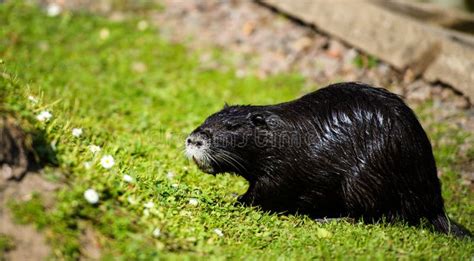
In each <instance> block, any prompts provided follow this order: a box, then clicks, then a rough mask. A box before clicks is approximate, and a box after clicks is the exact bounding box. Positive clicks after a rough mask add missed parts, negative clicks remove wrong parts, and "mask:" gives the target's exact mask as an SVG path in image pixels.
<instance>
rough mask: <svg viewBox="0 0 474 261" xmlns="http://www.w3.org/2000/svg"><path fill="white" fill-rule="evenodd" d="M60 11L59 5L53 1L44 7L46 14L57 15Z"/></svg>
mask: <svg viewBox="0 0 474 261" xmlns="http://www.w3.org/2000/svg"><path fill="white" fill-rule="evenodd" d="M61 11H62V10H61V6H59V5H58V4H55V3H52V4H50V5H48V7H47V8H46V13H47V14H48V16H51V17H53V16H57V15H59V14H60V13H61Z"/></svg>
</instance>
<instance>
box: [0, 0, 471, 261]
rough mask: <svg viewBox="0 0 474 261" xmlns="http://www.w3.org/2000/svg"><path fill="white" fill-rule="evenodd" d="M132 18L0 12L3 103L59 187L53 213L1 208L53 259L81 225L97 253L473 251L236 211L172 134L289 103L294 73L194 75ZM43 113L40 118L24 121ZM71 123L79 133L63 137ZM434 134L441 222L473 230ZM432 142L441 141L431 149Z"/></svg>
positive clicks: (187, 61) (295, 87)
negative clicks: (34, 138)
mask: <svg viewBox="0 0 474 261" xmlns="http://www.w3.org/2000/svg"><path fill="white" fill-rule="evenodd" d="M139 22H140V21H139V19H137V20H131V21H126V22H110V21H107V20H105V19H103V18H99V17H95V16H92V15H87V14H70V13H67V14H63V15H61V16H58V17H47V16H45V15H44V14H43V13H42V12H41V11H40V10H38V9H36V8H34V7H31V6H28V5H25V4H21V3H20V4H19V3H16V4H2V5H0V24H1V25H2V26H1V27H0V58H1V59H3V60H4V62H5V65H4V66H2V67H1V70H2V72H4V73H3V74H2V76H1V77H0V91H1V92H3V93H4V94H5V95H4V96H5V97H4V98H3V99H4V105H3V106H4V107H5V108H6V109H7V110H9V111H11V112H13V113H14V114H15V115H16V116H17V117H19V118H21V119H22V121H23V122H25V124H26V126H30V125H31V128H30V130H32V131H33V130H36V133H41V135H43V136H44V137H46V138H47V140H48V142H49V143H50V144H48V146H53V147H54V149H55V151H54V152H55V155H56V159H54V158H53V157H52V155H49V156H48V157H46V158H50V160H52V161H55V162H57V163H58V167H48V168H46V169H45V176H47V177H48V179H50V180H55V181H58V182H59V181H61V183H64V184H65V185H64V187H63V189H62V190H61V191H60V192H59V193H58V195H57V203H56V206H55V208H54V209H47V210H45V209H44V208H43V206H42V204H41V198H39V197H34V198H33V199H32V200H34V201H31V202H27V203H18V202H12V204H13V205H14V206H15V207H14V208H12V210H14V212H15V213H16V214H18V215H20V217H21V218H19V221H21V222H26V221H28V222H34V223H37V224H38V223H39V224H38V226H39V227H40V228H42V229H43V230H45V231H46V230H47V231H48V233H47V236H48V238H49V240H50V242H51V243H52V244H53V248H54V249H55V251H54V255H55V257H58V258H76V257H78V256H79V252H80V242H79V235H80V234H81V233H82V232H83V231H84V229H85V227H86V226H89V227H92V228H93V229H94V230H95V231H96V232H97V235H98V240H99V241H100V244H101V246H102V252H103V253H102V254H103V255H104V257H123V258H134V259H137V258H142V259H147V258H152V257H158V256H162V257H169V258H175V257H180V258H185V257H195V258H203V259H209V258H211V259H226V258H232V259H246V260H247V259H249V260H256V259H269V260H273V259H277V258H278V259H283V260H286V259H287V260H290V259H291V260H298V259H311V258H326V259H332V258H338V259H345V258H348V257H358V258H360V259H365V258H368V257H372V258H379V259H385V258H392V259H393V258H409V257H420V258H430V259H431V258H438V257H444V258H456V259H467V258H470V257H471V256H472V255H473V253H474V246H473V244H472V243H471V242H469V241H461V240H457V239H454V238H451V237H447V236H443V235H437V234H434V233H430V232H428V231H427V230H424V229H419V228H410V227H406V226H403V225H401V224H400V225H393V226H389V225H384V224H380V225H370V226H367V225H363V224H361V223H356V224H351V223H348V222H345V221H340V222H330V223H325V224H320V223H317V222H314V221H313V220H310V219H309V218H306V217H299V216H296V217H295V216H289V217H287V216H277V215H270V214H266V213H262V212H260V211H258V210H254V209H251V208H244V207H240V206H236V205H235V204H234V203H235V196H236V195H237V194H241V193H243V192H244V191H245V189H246V186H247V184H246V183H245V181H244V180H243V179H241V178H238V177H235V176H231V175H222V176H218V177H217V178H216V177H212V176H209V175H206V174H203V173H201V172H200V171H199V170H198V169H197V168H196V167H195V166H194V165H193V164H190V163H189V162H187V160H186V159H185V158H184V156H183V151H182V150H183V140H184V137H185V135H187V134H188V133H189V132H190V131H191V130H192V129H193V128H195V127H196V126H197V125H198V124H200V123H201V121H202V120H203V119H205V117H206V116H208V115H209V114H211V113H213V112H215V111H216V110H219V109H220V108H221V107H222V106H223V105H224V102H228V103H230V104H237V103H239V104H240V103H243V104H250V103H252V104H268V103H276V102H282V101H286V100H290V99H294V98H297V97H298V96H300V95H301V93H302V92H303V91H304V89H303V88H306V89H307V87H304V83H303V79H302V78H301V77H299V76H297V75H282V76H279V77H274V78H270V79H266V80H261V79H259V78H258V77H254V76H249V77H245V78H238V77H236V76H235V73H234V72H233V71H232V70H230V71H220V70H217V69H213V70H210V69H205V68H203V66H201V64H200V63H199V59H198V56H199V54H198V53H191V52H189V51H188V50H187V49H186V48H185V47H184V46H180V45H176V44H170V43H168V42H166V41H164V40H162V39H160V37H159V36H158V32H157V31H156V29H153V28H151V27H150V28H147V29H145V30H140V29H139V27H138V24H139ZM104 32H107V33H104ZM216 59H220V58H219V55H218V56H216ZM315 88H316V87H315ZM28 96H34V97H35V98H36V99H38V102H37V103H33V102H31V100H30V99H28ZM44 111H48V112H50V113H51V115H52V116H51V119H49V120H47V121H44V122H41V121H38V119H37V116H38V115H40V114H41V113H42V112H44ZM74 128H80V129H82V134H81V135H80V136H78V137H76V136H77V135H76V136H74V135H73V129H74ZM445 129H446V128H445V127H444V125H442V124H436V125H433V126H430V128H429V130H430V133H429V134H430V136H431V137H432V138H433V139H434V145H435V154H436V158H437V161H438V163H439V167H440V168H442V169H443V170H445V171H444V175H443V177H442V179H443V188H444V190H445V191H444V194H445V196H446V204H447V206H448V211H449V212H450V214H452V215H453V216H454V217H455V218H456V219H458V220H459V221H461V222H462V223H463V224H465V225H466V226H467V227H469V228H470V229H471V230H473V229H474V221H473V220H472V216H473V215H474V196H473V193H472V192H469V190H468V188H467V187H465V186H463V185H462V184H460V179H459V174H458V173H456V172H455V170H454V168H453V165H454V164H456V160H455V158H456V154H457V147H458V146H459V144H461V143H462V142H463V140H464V139H463V137H464V136H463V135H464V134H463V133H461V132H459V131H456V132H452V131H448V132H445V131H444V130H445ZM38 131H40V132H38ZM443 138H444V139H449V140H450V141H452V142H451V143H449V144H444V143H441V142H440V143H438V140H441V139H443ZM91 145H95V146H100V148H101V150H100V152H96V153H93V152H92V151H91V149H90V146H91ZM45 151H47V150H45ZM105 155H111V157H113V159H114V163H115V164H113V166H111V167H110V168H104V164H103V162H102V163H101V159H102V158H103V157H104V156H105ZM109 165H110V164H109ZM109 165H106V166H109ZM58 169H59V171H58ZM124 175H129V176H130V177H131V178H132V181H131V182H130V181H129V180H128V179H126V180H124ZM87 189H93V190H94V191H96V192H97V193H98V195H99V200H98V203H97V204H90V203H89V202H88V201H87V200H86V199H85V198H84V192H85V191H86V190H87ZM190 199H196V200H197V204H196V203H195V202H194V201H193V200H192V201H193V203H191V204H190ZM150 202H151V203H153V204H151V203H150ZM45 211H46V212H47V214H41V213H44V212H45ZM157 229H158V230H159V232H160V233H156V231H158V230H157ZM215 229H219V230H221V231H222V234H223V235H222V236H221V235H219V233H216V231H215ZM154 232H155V233H154Z"/></svg>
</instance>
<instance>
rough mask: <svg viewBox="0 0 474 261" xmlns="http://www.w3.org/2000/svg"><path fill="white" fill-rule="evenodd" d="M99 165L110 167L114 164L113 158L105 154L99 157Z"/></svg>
mask: <svg viewBox="0 0 474 261" xmlns="http://www.w3.org/2000/svg"><path fill="white" fill-rule="evenodd" d="M100 165H102V167H104V168H106V169H110V168H112V167H113V166H114V165H115V161H114V158H113V157H112V156H110V155H105V156H103V157H102V158H101V159H100Z"/></svg>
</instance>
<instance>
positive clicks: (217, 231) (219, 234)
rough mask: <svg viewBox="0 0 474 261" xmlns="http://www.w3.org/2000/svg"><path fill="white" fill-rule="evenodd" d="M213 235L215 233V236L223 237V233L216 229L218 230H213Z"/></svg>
mask: <svg viewBox="0 0 474 261" xmlns="http://www.w3.org/2000/svg"><path fill="white" fill-rule="evenodd" d="M214 233H216V235H218V236H220V237H223V236H224V233H222V230H220V229H218V228H215V229H214Z"/></svg>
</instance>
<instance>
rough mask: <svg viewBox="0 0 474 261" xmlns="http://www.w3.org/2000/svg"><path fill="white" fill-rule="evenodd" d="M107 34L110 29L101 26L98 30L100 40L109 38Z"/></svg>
mask: <svg viewBox="0 0 474 261" xmlns="http://www.w3.org/2000/svg"><path fill="white" fill-rule="evenodd" d="M109 35H110V31H109V29H107V28H102V30H100V32H99V37H100V39H102V40H105V39H107V38H109Z"/></svg>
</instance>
